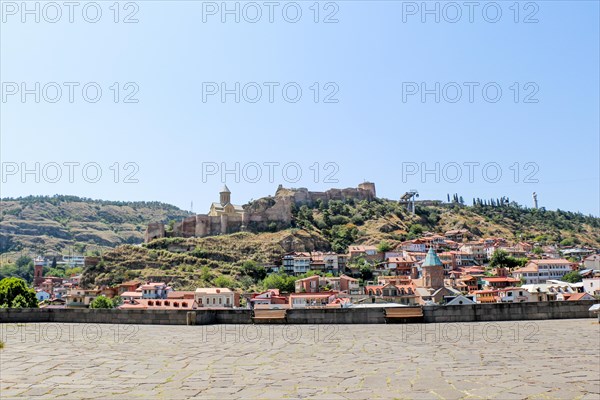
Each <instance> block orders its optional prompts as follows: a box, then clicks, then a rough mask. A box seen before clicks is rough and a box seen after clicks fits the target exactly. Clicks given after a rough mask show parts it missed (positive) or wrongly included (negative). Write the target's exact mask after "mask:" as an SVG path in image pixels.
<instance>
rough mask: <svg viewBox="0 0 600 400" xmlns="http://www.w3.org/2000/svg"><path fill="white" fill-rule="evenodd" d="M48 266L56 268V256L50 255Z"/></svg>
mask: <svg viewBox="0 0 600 400" xmlns="http://www.w3.org/2000/svg"><path fill="white" fill-rule="evenodd" d="M50 268H51V269H52V268H56V257H52V264H50Z"/></svg>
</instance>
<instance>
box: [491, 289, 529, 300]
mask: <svg viewBox="0 0 600 400" xmlns="http://www.w3.org/2000/svg"><path fill="white" fill-rule="evenodd" d="M498 295H499V296H500V301H501V302H502V303H525V302H527V301H530V300H529V292H528V291H527V290H525V289H524V288H522V287H511V288H506V289H500V291H499V292H498Z"/></svg>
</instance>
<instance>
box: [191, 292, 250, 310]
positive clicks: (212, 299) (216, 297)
mask: <svg viewBox="0 0 600 400" xmlns="http://www.w3.org/2000/svg"><path fill="white" fill-rule="evenodd" d="M195 300H196V305H197V306H198V307H212V308H214V307H239V306H240V301H239V295H238V294H237V293H235V292H234V291H232V290H231V289H228V288H198V289H196V292H195Z"/></svg>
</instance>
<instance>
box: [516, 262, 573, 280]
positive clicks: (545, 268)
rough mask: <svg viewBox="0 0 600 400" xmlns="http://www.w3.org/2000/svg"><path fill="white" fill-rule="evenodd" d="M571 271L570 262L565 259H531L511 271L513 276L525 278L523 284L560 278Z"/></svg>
mask: <svg viewBox="0 0 600 400" xmlns="http://www.w3.org/2000/svg"><path fill="white" fill-rule="evenodd" d="M571 271H572V263H571V262H570V261H568V260H565V259H547V260H531V261H529V262H528V263H527V264H526V265H525V266H524V267H523V268H519V269H517V270H515V271H513V273H512V275H513V277H514V278H517V279H521V278H523V279H524V280H525V283H524V284H532V283H544V282H546V281H547V280H549V279H560V278H562V277H563V276H564V275H565V274H566V273H568V272H571Z"/></svg>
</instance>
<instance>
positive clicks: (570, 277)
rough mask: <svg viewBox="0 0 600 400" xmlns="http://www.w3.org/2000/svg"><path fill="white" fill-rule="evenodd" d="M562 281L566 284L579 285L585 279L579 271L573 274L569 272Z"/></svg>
mask: <svg viewBox="0 0 600 400" xmlns="http://www.w3.org/2000/svg"><path fill="white" fill-rule="evenodd" d="M562 280H563V281H565V282H569V283H577V282H581V281H582V280H583V277H582V276H581V274H580V273H579V272H578V271H571V272H567V273H566V274H565V275H564V276H563V277H562Z"/></svg>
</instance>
